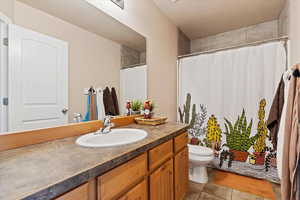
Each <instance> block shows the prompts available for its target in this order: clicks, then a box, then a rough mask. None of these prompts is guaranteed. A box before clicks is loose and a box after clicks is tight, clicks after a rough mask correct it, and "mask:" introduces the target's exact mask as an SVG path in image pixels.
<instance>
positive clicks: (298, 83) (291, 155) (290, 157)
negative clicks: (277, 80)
mask: <svg viewBox="0 0 300 200" xmlns="http://www.w3.org/2000/svg"><path fill="white" fill-rule="evenodd" d="M292 69H293V70H294V73H295V72H296V71H297V70H298V72H299V70H300V64H298V65H295V66H293V68H292ZM299 90H300V78H299V77H298V75H297V76H292V77H291V80H290V85H289V94H288V100H287V111H286V119H285V129H284V147H283V162H282V163H283V164H284V165H285V166H284V167H283V169H282V180H281V194H282V199H284V200H295V199H297V198H296V194H297V188H298V186H297V184H298V181H297V168H298V161H299V153H300V135H299V119H300V117H299V114H300V95H299Z"/></svg>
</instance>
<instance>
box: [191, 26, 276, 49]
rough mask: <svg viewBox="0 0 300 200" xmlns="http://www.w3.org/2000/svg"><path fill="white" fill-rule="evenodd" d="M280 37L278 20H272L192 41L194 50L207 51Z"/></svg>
mask: <svg viewBox="0 0 300 200" xmlns="http://www.w3.org/2000/svg"><path fill="white" fill-rule="evenodd" d="M277 37H278V21H277V20H274V21H270V22H265V23H262V24H257V25H254V26H249V27H245V28H241V29H237V30H233V31H229V32H225V33H221V34H217V35H213V36H209V37H205V38H201V39H197V40H193V41H192V45H191V50H192V52H198V51H206V50H211V49H218V48H224V47H231V46H236V45H243V44H248V43H251V42H256V41H261V40H266V39H272V38H277Z"/></svg>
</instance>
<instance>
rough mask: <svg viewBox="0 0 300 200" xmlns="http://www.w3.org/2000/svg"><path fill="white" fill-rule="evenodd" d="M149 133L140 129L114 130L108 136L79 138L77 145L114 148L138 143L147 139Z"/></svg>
mask: <svg viewBox="0 0 300 200" xmlns="http://www.w3.org/2000/svg"><path fill="white" fill-rule="evenodd" d="M147 135H148V133H147V132H146V131H144V130H140V129H131V128H122V129H112V130H111V132H109V133H107V134H95V133H89V134H86V135H83V136H81V137H79V138H78V139H77V140H76V143H77V144H78V145H80V146H84V147H113V146H120V145H125V144H130V143H134V142H138V141H140V140H143V139H145V138H146V137H147Z"/></svg>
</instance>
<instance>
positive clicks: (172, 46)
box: [87, 0, 177, 120]
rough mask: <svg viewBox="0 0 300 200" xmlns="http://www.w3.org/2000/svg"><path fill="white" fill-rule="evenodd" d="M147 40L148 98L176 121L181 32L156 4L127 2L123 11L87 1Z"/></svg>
mask: <svg viewBox="0 0 300 200" xmlns="http://www.w3.org/2000/svg"><path fill="white" fill-rule="evenodd" d="M87 1H88V2H90V3H92V4H93V5H96V6H97V7H98V8H100V9H101V10H103V11H104V12H106V13H107V14H108V15H111V16H113V17H114V18H116V19H117V20H119V21H120V22H122V23H123V24H125V25H127V26H129V27H130V28H132V29H133V30H135V31H137V32H138V33H140V34H142V35H144V36H145V37H146V38H147V66H148V96H149V97H150V98H152V99H153V100H154V101H155V102H156V105H157V109H156V112H160V113H163V114H166V115H167V116H168V117H169V120H175V119H176V112H177V109H176V107H177V105H176V104H177V103H176V99H177V81H176V80H177V75H176V74H177V73H176V69H177V68H176V66H177V65H176V62H177V28H176V26H175V25H174V24H173V23H171V22H170V21H169V20H168V18H167V17H166V16H165V15H163V14H162V13H161V11H160V10H159V9H158V8H157V7H156V5H155V4H154V2H153V1H152V0H129V1H125V9H124V10H121V9H120V8H119V7H117V6H115V5H114V4H113V3H111V2H110V1H102V0H87Z"/></svg>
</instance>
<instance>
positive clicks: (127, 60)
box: [121, 45, 141, 67]
mask: <svg viewBox="0 0 300 200" xmlns="http://www.w3.org/2000/svg"><path fill="white" fill-rule="evenodd" d="M140 56H141V53H140V52H139V51H137V50H135V49H132V48H130V47H127V46H124V45H122V47H121V66H122V67H126V66H130V65H137V64H139V63H140Z"/></svg>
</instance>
